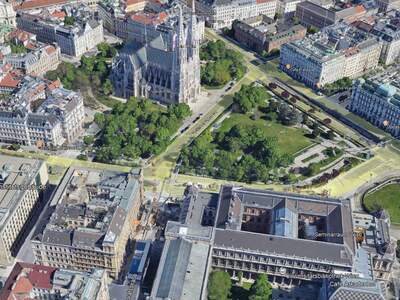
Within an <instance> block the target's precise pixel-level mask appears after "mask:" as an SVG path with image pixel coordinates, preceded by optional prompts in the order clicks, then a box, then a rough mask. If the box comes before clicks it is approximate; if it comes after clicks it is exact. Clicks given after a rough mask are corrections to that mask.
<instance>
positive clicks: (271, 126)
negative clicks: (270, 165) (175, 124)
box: [218, 113, 313, 155]
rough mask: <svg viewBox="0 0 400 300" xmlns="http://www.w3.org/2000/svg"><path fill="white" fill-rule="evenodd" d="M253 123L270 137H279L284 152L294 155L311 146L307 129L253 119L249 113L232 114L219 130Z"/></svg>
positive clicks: (227, 129)
mask: <svg viewBox="0 0 400 300" xmlns="http://www.w3.org/2000/svg"><path fill="white" fill-rule="evenodd" d="M237 124H243V125H253V126H257V127H259V128H261V129H262V130H263V131H264V132H265V134H266V135H267V136H268V137H277V138H278V146H279V149H280V150H281V152H282V153H288V154H291V155H293V154H294V153H296V152H299V151H300V150H302V149H304V148H306V147H308V146H310V145H311V144H312V143H313V141H312V140H311V139H309V138H307V137H306V136H305V134H306V133H307V131H306V130H303V129H299V128H296V127H288V126H284V125H282V124H280V123H277V122H276V121H273V120H271V121H266V120H264V119H262V118H259V119H258V120H252V119H251V118H250V116H249V115H244V114H237V113H234V114H232V115H231V116H230V117H229V118H226V119H225V120H224V121H223V122H222V124H221V127H220V128H219V129H218V131H221V132H228V131H229V130H230V129H231V128H232V127H233V126H234V125H237Z"/></svg>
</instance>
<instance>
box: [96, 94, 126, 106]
mask: <svg viewBox="0 0 400 300" xmlns="http://www.w3.org/2000/svg"><path fill="white" fill-rule="evenodd" d="M96 98H97V100H98V101H99V102H100V103H102V104H104V105H105V106H108V107H110V108H113V107H114V105H116V104H118V103H121V101H118V100H116V99H113V98H111V97H108V96H105V95H97V97H96Z"/></svg>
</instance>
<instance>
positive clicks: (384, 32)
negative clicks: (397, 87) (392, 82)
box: [352, 10, 400, 65]
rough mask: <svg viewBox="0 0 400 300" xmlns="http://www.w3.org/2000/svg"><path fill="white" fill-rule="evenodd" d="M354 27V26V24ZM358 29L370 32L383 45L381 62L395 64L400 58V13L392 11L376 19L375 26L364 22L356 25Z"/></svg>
mask: <svg viewBox="0 0 400 300" xmlns="http://www.w3.org/2000/svg"><path fill="white" fill-rule="evenodd" d="M352 25H353V24H352ZM354 26H356V27H357V28H359V29H361V30H364V31H366V32H369V33H371V34H373V35H375V36H376V37H378V38H379V40H380V41H381V43H382V52H381V57H380V60H381V62H382V63H384V64H385V65H390V64H393V63H395V62H396V61H397V60H399V58H400V12H399V11H396V10H394V11H391V12H388V13H386V14H385V15H382V16H379V17H377V18H376V19H375V21H374V22H373V24H368V23H366V22H363V21H359V22H356V23H354Z"/></svg>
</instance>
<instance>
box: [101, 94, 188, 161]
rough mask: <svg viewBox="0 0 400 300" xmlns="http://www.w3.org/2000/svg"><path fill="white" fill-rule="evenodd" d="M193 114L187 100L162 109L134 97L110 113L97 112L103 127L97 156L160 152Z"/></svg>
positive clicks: (103, 158) (110, 158)
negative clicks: (186, 102)
mask: <svg viewBox="0 0 400 300" xmlns="http://www.w3.org/2000/svg"><path fill="white" fill-rule="evenodd" d="M190 114H191V111H190V108H189V106H188V105H187V104H184V103H180V104H172V105H170V106H169V107H168V109H167V110H162V109H161V108H160V107H158V106H157V105H156V104H153V103H152V102H151V101H150V100H148V99H136V98H134V97H131V98H130V99H128V101H127V102H126V103H118V104H117V105H115V106H114V108H113V110H112V111H111V113H110V114H107V115H104V114H102V113H96V114H95V117H94V119H95V122H96V123H97V125H98V126H99V127H100V128H101V129H102V134H101V138H100V143H101V145H100V147H99V148H98V149H97V151H96V160H98V161H102V162H111V161H113V160H116V159H119V158H126V159H134V158H138V157H149V156H150V155H152V154H159V153H160V152H162V151H163V150H164V149H165V148H166V147H167V146H168V145H169V144H170V142H171V137H172V135H173V134H174V133H175V132H176V131H177V130H178V128H179V127H180V125H181V124H182V120H183V119H184V118H186V117H188V116H189V115H190Z"/></svg>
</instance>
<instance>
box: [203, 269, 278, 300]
mask: <svg viewBox="0 0 400 300" xmlns="http://www.w3.org/2000/svg"><path fill="white" fill-rule="evenodd" d="M240 275H241V274H240V273H239V276H240ZM241 276H243V275H241ZM239 281H241V279H240V280H239ZM231 290H232V280H231V277H230V276H229V274H228V273H227V272H224V271H213V272H212V273H211V274H210V278H209V282H208V299H209V300H228V299H231V295H232V292H231ZM271 298H272V286H271V284H270V283H269V282H268V278H267V276H266V275H265V274H260V275H258V276H257V279H256V280H255V281H254V283H253V284H252V286H251V288H250V293H249V300H270V299H271Z"/></svg>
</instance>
